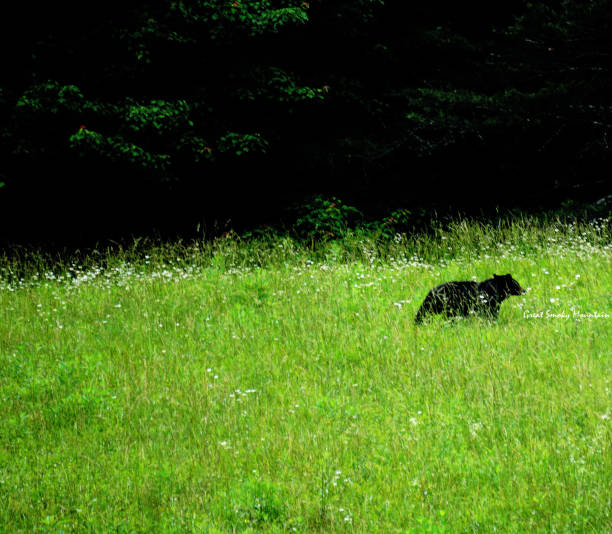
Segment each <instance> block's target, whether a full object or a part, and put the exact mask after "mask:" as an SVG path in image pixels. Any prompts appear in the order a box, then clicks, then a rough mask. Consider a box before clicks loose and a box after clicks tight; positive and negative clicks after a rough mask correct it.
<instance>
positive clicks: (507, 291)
mask: <svg viewBox="0 0 612 534" xmlns="http://www.w3.org/2000/svg"><path fill="white" fill-rule="evenodd" d="M525 293H526V291H525V290H524V289H523V288H522V287H521V286H520V285H519V283H518V282H517V281H516V280H515V279H514V278H512V275H510V274H506V275H497V274H494V275H493V278H489V279H488V280H484V281H483V282H446V283H445V284H441V285H439V286H436V287H434V288H433V289H432V290H431V291H430V292H429V293H427V296H426V297H425V300H424V301H423V304H421V307H420V308H419V311H418V312H417V314H416V317H415V319H414V322H415V323H416V324H420V323H422V322H423V317H424V316H425V315H428V314H436V313H442V314H444V315H446V316H447V317H448V316H457V315H462V316H464V317H467V316H468V315H470V314H478V315H482V316H485V317H488V318H497V314H498V313H499V307H500V306H501V303H502V302H503V301H504V299H506V298H507V297H509V296H510V295H523V294H525Z"/></svg>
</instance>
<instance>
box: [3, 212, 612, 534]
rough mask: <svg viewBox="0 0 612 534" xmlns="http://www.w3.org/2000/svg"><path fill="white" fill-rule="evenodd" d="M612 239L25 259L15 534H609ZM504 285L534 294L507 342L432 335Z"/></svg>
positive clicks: (10, 265) (10, 527)
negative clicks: (431, 304)
mask: <svg viewBox="0 0 612 534" xmlns="http://www.w3.org/2000/svg"><path fill="white" fill-rule="evenodd" d="M610 238H611V235H610V226H609V221H597V222H595V223H593V224H590V225H562V224H558V223H554V222H551V223H550V224H548V225H544V226H542V225H539V224H534V223H533V222H532V221H528V220H525V221H523V222H522V223H521V224H512V225H506V224H499V225H497V226H496V227H490V226H481V225H477V224H474V223H466V222H463V223H457V224H455V225H454V226H453V227H452V228H451V229H450V230H449V231H442V230H440V231H439V232H437V233H436V234H435V235H430V236H420V237H416V236H415V237H407V236H405V235H404V236H402V235H397V236H396V237H395V238H393V239H375V238H373V236H372V234H369V235H367V234H363V235H356V234H354V233H351V232H349V233H345V234H344V237H343V238H342V239H341V240H334V241H327V242H325V243H322V244H320V245H318V246H316V247H315V248H314V249H312V248H310V247H305V246H303V245H300V244H299V243H296V242H295V241H293V240H292V239H289V238H282V239H281V238H271V239H263V238H259V239H256V240H249V241H244V240H241V239H238V238H236V237H232V236H228V237H225V238H221V239H218V240H216V241H214V242H204V243H200V244H197V245H191V246H189V247H181V246H178V245H172V246H169V247H165V248H152V249H149V250H148V251H145V250H139V249H138V248H136V249H133V250H128V251H124V252H123V253H121V254H119V253H116V252H115V253H113V254H106V253H104V252H103V251H99V252H96V253H93V255H92V256H91V257H89V258H88V259H85V260H82V261H81V262H77V261H74V262H72V261H67V260H66V259H64V260H63V263H62V262H60V263H52V262H51V263H50V260H49V259H47V260H45V259H44V258H43V257H40V256H33V257H29V258H26V259H21V260H19V259H17V258H15V257H13V258H4V259H2V260H1V261H0V310H2V320H1V321H0V412H1V413H2V418H0V530H2V531H6V532H11V533H16V532H28V533H30V532H54V533H59V532H75V533H76V532H79V533H80V532H123V533H128V532H130V533H131V532H155V533H158V532H171V533H178V532H184V533H191V532H193V533H196V532H211V533H214V532H217V533H221V532H255V531H257V532H260V531H268V532H344V531H347V532H364V533H366V532H367V533H373V532H384V533H388V532H412V533H419V534H423V533H430V534H433V533H473V532H504V533H517V534H518V533H524V532H532V533H540V532H541V533H544V532H547V533H548V532H558V533H570V532H571V533H582V532H585V533H586V532H592V533H604V532H610V531H612V518H611V517H610V513H611V510H612V500H611V499H612V495H611V493H610V487H611V485H612V369H611V362H610V358H609V352H610V350H609V349H610V346H611V342H612V339H611V333H612V330H611V329H610V321H611V320H612V319H611V318H610V317H611V316H612V301H611V300H610V287H612V268H611V267H612V265H611V258H612V256H611V255H612V249H611V245H610V243H611V242H612V240H611V239H610ZM140 246H141V245H139V247H140ZM506 272H511V273H512V274H513V275H514V276H515V277H516V279H517V280H518V281H519V282H520V283H521V284H522V285H523V286H525V287H528V288H529V291H528V293H527V295H525V296H523V297H513V298H511V299H509V300H508V301H506V302H505V303H504V304H503V306H502V310H501V314H500V317H499V320H498V321H496V322H488V321H483V320H479V319H470V320H456V321H443V320H438V319H436V320H434V322H433V323H432V324H429V325H428V326H426V327H419V328H416V327H415V326H414V325H413V318H414V314H415V312H416V309H417V308H418V306H419V304H420V303H421V301H422V299H423V297H424V295H425V294H426V292H427V290H428V289H429V288H430V287H432V286H433V285H435V284H437V283H440V282H441V281H445V280H449V279H470V278H471V277H472V276H474V277H477V278H479V279H484V278H487V277H489V276H491V274H492V273H506Z"/></svg>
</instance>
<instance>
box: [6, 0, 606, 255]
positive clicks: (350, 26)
mask: <svg viewBox="0 0 612 534" xmlns="http://www.w3.org/2000/svg"><path fill="white" fill-rule="evenodd" d="M3 22H4V25H6V27H5V28H4V30H5V31H4V32H3V35H4V38H3V39H4V43H3V52H2V55H3V69H2V73H1V79H0V117H1V121H0V186H1V187H0V209H1V216H0V224H1V230H0V240H1V242H2V243H36V244H44V243H58V244H65V243H76V244H83V243H91V242H94V241H97V240H104V239H121V238H129V237H130V236H137V235H161V236H165V237H173V236H183V237H192V236H195V235H197V234H198V233H199V234H202V232H204V233H207V234H212V233H215V232H221V231H226V230H227V229H228V228H234V229H236V230H238V231H249V230H253V229H256V228H260V227H262V226H264V225H270V226H272V227H281V226H283V225H284V226H285V227H290V226H291V225H293V224H295V221H296V217H297V216H298V215H299V213H304V210H306V211H307V209H308V207H309V206H310V207H311V208H312V207H313V206H314V207H316V206H317V202H318V203H319V204H320V203H321V202H327V204H323V205H326V206H331V205H333V206H335V205H336V204H335V203H336V202H338V203H340V202H342V203H343V204H342V206H344V207H346V209H347V210H349V209H352V207H355V208H356V209H354V210H353V211H354V214H355V216H356V217H357V216H358V217H360V218H361V219H362V220H371V221H375V220H382V219H384V218H385V217H386V218H387V220H395V219H401V221H399V222H402V223H404V224H414V223H417V222H419V221H426V220H428V219H430V218H432V217H434V216H441V215H444V214H452V213H464V214H469V215H475V216H495V215H496V214H499V213H503V212H507V213H517V212H529V213H534V212H535V213H538V212H544V211H549V210H559V209H563V210H565V211H564V212H565V213H568V214H570V215H571V214H572V213H573V212H574V211H575V212H576V213H578V212H580V213H585V212H587V213H589V212H593V213H601V212H602V211H606V212H607V211H608V210H609V206H610V193H611V191H610V189H611V187H610V183H611V181H610V171H611V159H610V154H611V150H610V137H611V135H610V134H611V133H612V96H611V95H612V73H611V69H610V66H611V65H612V58H611V54H612V28H611V22H612V2H610V1H608V0H594V1H583V0H582V1H567V0H563V1H546V2H537V3H530V2H524V1H520V0H511V1H507V2H497V3H493V2H484V1H473V2H463V3H460V2H448V1H444V0H433V1H428V2H405V1H400V0H388V1H382V0H351V1H343V0H325V1H323V0H309V1H295V0H236V1H231V0H227V1H223V2H221V1H212V0H208V1H206V0H205V1H192V0H185V1H169V2H132V3H120V2H104V3H97V4H95V9H93V8H92V7H91V6H89V7H87V8H85V7H84V4H83V3H77V2H61V3H47V4H45V5H43V6H36V8H35V9H33V8H32V7H31V6H29V5H27V4H23V5H20V6H13V7H12V8H11V9H10V10H7V12H6V14H5V16H4V21H3ZM9 29H10V30H11V32H10V33H9V32H8V30H9ZM9 35H10V37H8V36H9ZM337 199H339V200H337ZM349 207H351V208H349ZM300 210H301V211H300ZM347 213H348V212H347ZM296 214H298V215H296ZM390 214H396V216H395V219H394V218H393V217H391V216H390ZM398 214H399V215H398Z"/></svg>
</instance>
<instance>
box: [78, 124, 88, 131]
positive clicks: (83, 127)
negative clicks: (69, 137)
mask: <svg viewBox="0 0 612 534" xmlns="http://www.w3.org/2000/svg"><path fill="white" fill-rule="evenodd" d="M83 130H87V126H85V125H84V124H81V126H79V131H80V132H82V131H83Z"/></svg>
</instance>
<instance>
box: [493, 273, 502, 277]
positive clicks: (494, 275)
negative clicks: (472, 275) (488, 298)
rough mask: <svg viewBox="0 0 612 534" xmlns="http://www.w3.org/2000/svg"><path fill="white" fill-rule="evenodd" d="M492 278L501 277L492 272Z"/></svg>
mask: <svg viewBox="0 0 612 534" xmlns="http://www.w3.org/2000/svg"><path fill="white" fill-rule="evenodd" d="M493 278H501V276H499V275H498V274H495V273H493Z"/></svg>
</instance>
